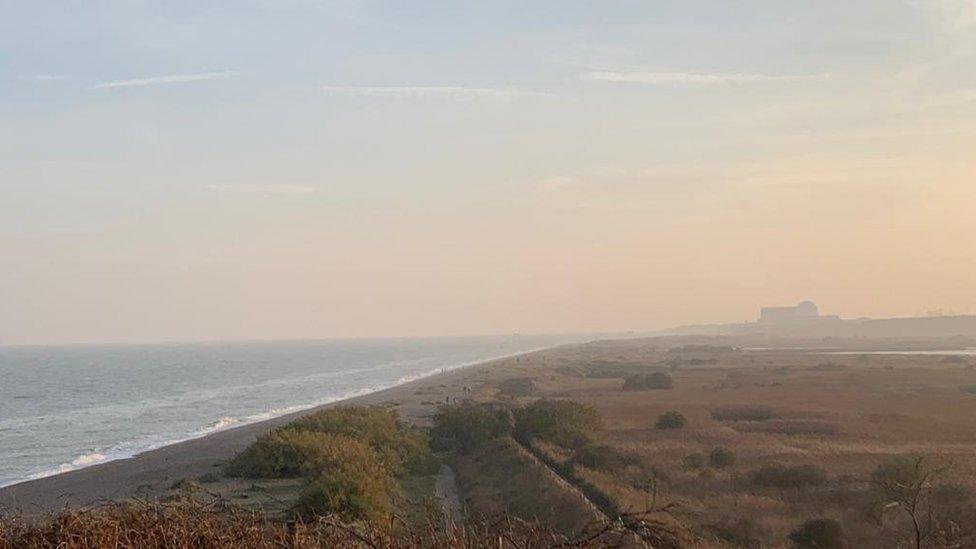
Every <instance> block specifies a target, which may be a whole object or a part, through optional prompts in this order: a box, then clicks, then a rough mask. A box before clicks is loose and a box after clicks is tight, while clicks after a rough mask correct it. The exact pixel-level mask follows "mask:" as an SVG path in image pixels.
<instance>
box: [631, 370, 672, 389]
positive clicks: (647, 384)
mask: <svg viewBox="0 0 976 549" xmlns="http://www.w3.org/2000/svg"><path fill="white" fill-rule="evenodd" d="M672 387H674V379H673V378H672V377H671V376H670V375H669V374H666V373H664V372H654V373H653V374H646V375H642V374H638V375H632V376H627V378H626V379H625V380H624V387H623V389H624V391H643V390H648V389H671V388H672Z"/></svg>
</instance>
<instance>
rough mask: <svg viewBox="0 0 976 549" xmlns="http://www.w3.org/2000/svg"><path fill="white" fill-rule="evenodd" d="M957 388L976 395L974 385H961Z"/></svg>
mask: <svg viewBox="0 0 976 549" xmlns="http://www.w3.org/2000/svg"><path fill="white" fill-rule="evenodd" d="M959 390H960V391H962V392H964V393H969V394H971V395H976V385H963V386H961V387H959Z"/></svg>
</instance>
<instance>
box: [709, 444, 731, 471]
mask: <svg viewBox="0 0 976 549" xmlns="http://www.w3.org/2000/svg"><path fill="white" fill-rule="evenodd" d="M734 463H735V452H733V451H732V450H729V449H728V448H722V447H721V446H719V447H717V448H714V449H713V450H712V452H711V453H710V454H708V464H709V465H711V466H712V467H714V468H716V469H723V468H725V467H729V466H731V465H732V464H734Z"/></svg>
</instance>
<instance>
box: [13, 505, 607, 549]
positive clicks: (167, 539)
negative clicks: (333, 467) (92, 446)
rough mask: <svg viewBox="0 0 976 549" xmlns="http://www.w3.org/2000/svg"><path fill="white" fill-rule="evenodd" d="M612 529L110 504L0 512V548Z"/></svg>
mask: <svg viewBox="0 0 976 549" xmlns="http://www.w3.org/2000/svg"><path fill="white" fill-rule="evenodd" d="M619 543H620V532H619V531H617V530H615V529H613V528H610V527H607V526H604V525H601V524H594V525H592V527H591V528H590V529H588V530H587V531H585V532H583V533H581V534H580V535H579V536H576V537H568V536H565V535H562V534H559V533H556V532H554V531H553V530H551V529H549V528H547V527H544V526H540V525H538V524H533V523H529V522H525V521H522V520H519V519H516V518H514V517H510V516H501V517H497V518H495V519H494V520H492V521H485V522H480V523H471V524H464V525H457V526H455V525H451V526H449V527H446V528H443V527H441V526H440V525H439V524H437V523H436V521H430V522H428V523H426V524H424V525H422V526H420V527H411V526H408V525H407V524H406V523H404V522H401V521H398V520H396V519H395V517H394V518H393V519H391V520H390V522H389V523H386V524H382V525H377V524H369V523H362V522H347V521H343V520H342V519H339V518H337V517H333V516H320V517H316V518H314V519H311V520H309V521H306V522H301V521H290V522H281V521H273V520H269V519H268V518H267V516H266V515H264V514H261V513H254V512H248V511H243V510H240V509H237V508H232V507H231V508H227V507H224V506H217V505H201V504H198V503H193V502H180V503H176V504H169V505H163V504H126V505H113V506H109V507H102V508H98V509H93V510H87V511H64V512H62V513H60V514H58V515H57V516H55V517H50V518H49V519H48V520H41V521H37V520H32V521H30V522H28V521H25V520H23V519H21V518H20V517H18V516H7V517H0V549H55V548H56V549H89V548H91V549H95V548H98V549H101V548H109V547H111V548H115V549H144V548H151V547H157V548H166V549H200V548H208V549H238V548H241V547H248V548H255V549H265V548H267V549H271V548H282V547H287V548H291V549H306V548H307V549H312V548H333V547H344V548H345V547H349V548H370V549H377V548H383V549H401V548H402V549H408V548H409V549H414V548H416V549H426V548H431V549H433V548H447V549H489V548H490V549H498V548H502V549H508V548H513V549H514V548H523V547H553V548H555V547H608V546H619Z"/></svg>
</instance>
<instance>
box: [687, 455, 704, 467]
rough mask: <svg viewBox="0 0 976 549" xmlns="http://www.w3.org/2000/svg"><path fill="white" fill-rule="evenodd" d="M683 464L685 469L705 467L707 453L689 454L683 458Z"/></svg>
mask: <svg viewBox="0 0 976 549" xmlns="http://www.w3.org/2000/svg"><path fill="white" fill-rule="evenodd" d="M681 466H682V467H684V468H685V469H701V468H703V467H705V455H704V454H688V455H687V456H685V457H684V459H682V460H681Z"/></svg>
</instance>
